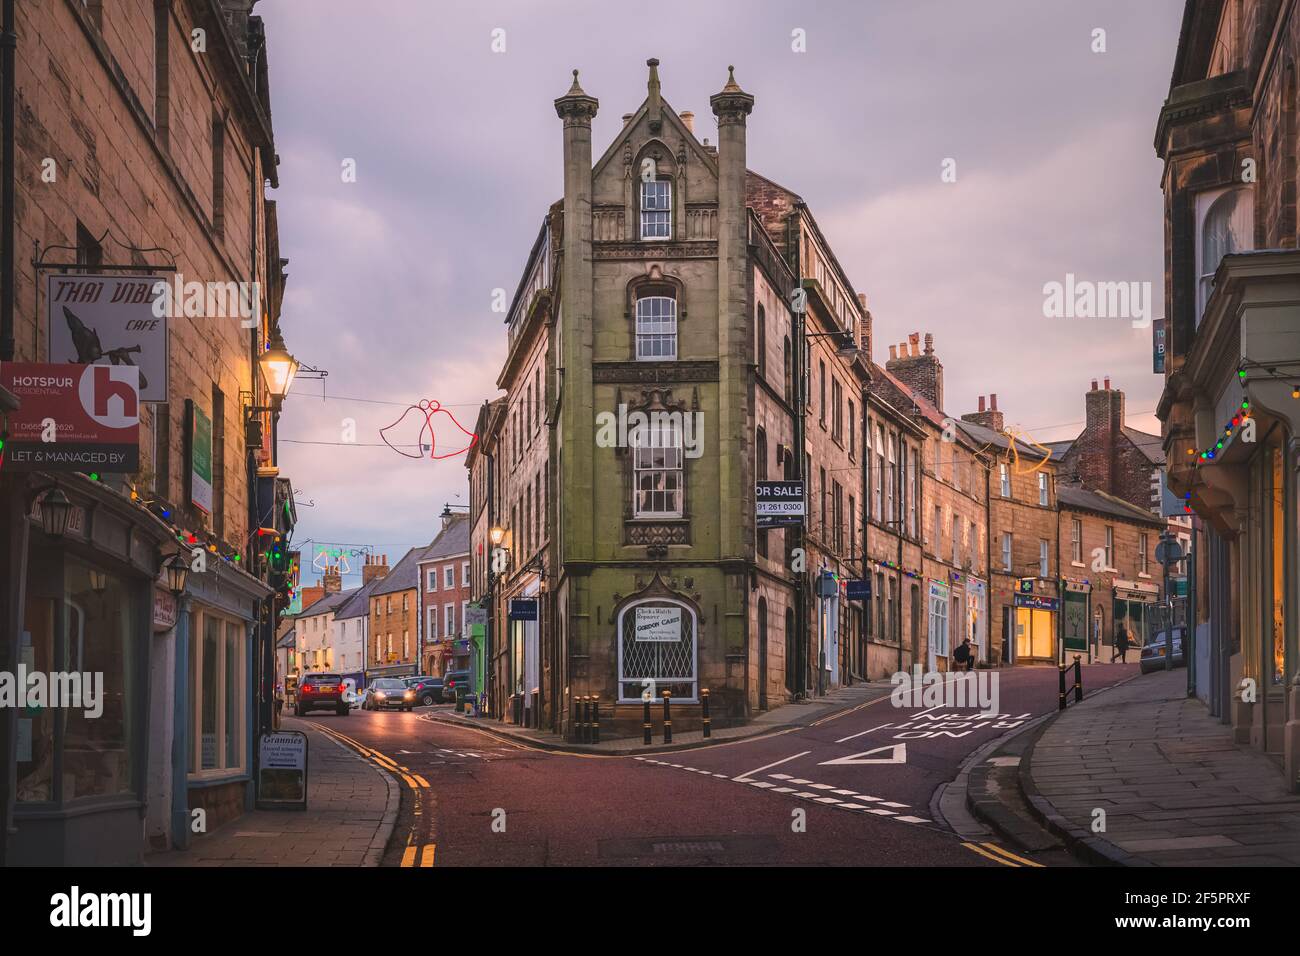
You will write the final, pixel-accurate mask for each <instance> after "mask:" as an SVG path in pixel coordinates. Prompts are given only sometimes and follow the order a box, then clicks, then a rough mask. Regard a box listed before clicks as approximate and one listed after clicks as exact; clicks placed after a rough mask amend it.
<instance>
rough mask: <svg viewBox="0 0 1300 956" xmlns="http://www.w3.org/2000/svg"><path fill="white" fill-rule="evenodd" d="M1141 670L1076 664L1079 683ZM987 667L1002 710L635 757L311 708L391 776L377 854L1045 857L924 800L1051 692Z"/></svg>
mask: <svg viewBox="0 0 1300 956" xmlns="http://www.w3.org/2000/svg"><path fill="white" fill-rule="evenodd" d="M1136 670H1137V665H1136V664H1128V665H1120V664H1115V665H1101V664H1098V665H1092V666H1089V667H1085V668H1084V686H1085V688H1086V689H1088V690H1094V689H1097V688H1100V687H1103V686H1106V685H1109V684H1112V683H1114V682H1115V681H1117V680H1121V679H1123V678H1125V677H1128V676H1131V675H1132V674H1133V673H1135V672H1136ZM997 673H998V677H999V681H1000V683H999V687H998V696H999V700H998V708H997V710H998V717H996V718H989V717H980V716H979V708H978V707H977V706H959V707H947V706H940V707H937V708H927V707H924V706H910V705H909V706H905V707H895V706H893V704H892V703H891V701H890V699H889V698H888V697H886V698H882V699H880V700H876V701H873V702H871V703H869V704H866V705H863V706H860V707H858V708H856V709H854V710H852V711H847V712H842V713H840V714H837V715H833V716H831V717H829V718H823V719H822V720H820V721H818V722H817V723H815V724H813V725H811V726H808V727H802V728H799V729H796V730H788V731H785V732H780V733H776V734H772V735H769V736H766V737H762V738H757V739H751V740H747V741H736V742H732V743H723V744H718V745H714V746H710V747H703V748H699V749H694V750H685V751H677V752H673V753H666V754H659V755H653V754H650V755H645V756H638V757H611V756H592V755H586V754H567V753H555V752H549V751H542V750H536V749H532V748H529V747H527V746H524V745H522V744H515V743H509V742H505V741H503V740H502V739H500V738H498V737H494V736H491V735H489V734H485V733H482V732H479V731H476V730H474V729H471V728H462V727H459V726H451V725H448V724H445V723H442V722H439V721H435V720H431V719H429V718H430V716H431V715H430V714H429V713H428V710H429V709H426V708H420V709H418V710H416V711H415V712H413V713H402V712H397V711H383V712H370V711H360V710H354V711H353V712H352V714H351V715H350V716H349V717H347V718H340V717H337V716H334V715H328V716H326V715H321V716H313V717H311V718H307V720H308V721H309V722H310V723H312V724H314V725H315V726H317V727H319V728H321V729H323V730H326V731H332V732H334V733H337V734H341V735H343V737H344V738H345V739H344V740H343V742H345V743H347V744H348V745H349V746H351V747H353V748H354V749H358V748H359V749H360V751H361V752H363V753H365V755H366V756H369V757H370V758H371V759H373V760H375V761H376V763H378V764H380V765H381V766H383V767H385V769H387V770H388V771H389V772H391V773H393V774H394V775H395V776H397V777H398V778H399V780H400V781H401V782H402V788H401V789H402V808H401V814H400V816H399V819H398V824H397V828H396V830H395V831H394V836H393V839H392V841H391V842H390V844H389V848H388V852H387V854H386V856H385V860H384V863H385V865H392V866H403V865H405V866H422V865H423V866H434V865H436V866H481V865H496V866H509V865H523V866H544V865H549V866H596V865H615V866H632V865H765V866H770V865H780V864H794V865H801V864H802V865H807V864H826V865H852V866H923V865H929V866H992V867H996V866H1029V865H1053V863H1054V862H1056V861H1054V860H1053V859H1052V858H1050V857H1043V858H1041V859H1035V858H1034V857H1033V856H1032V855H1030V854H1025V853H1019V852H1015V851H1012V850H1009V849H1008V848H1007V847H1005V846H1004V845H1002V844H1000V843H997V842H991V843H980V844H974V843H968V842H965V841H963V840H962V838H960V837H958V836H957V835H956V834H954V833H952V832H951V831H949V830H948V829H946V828H945V827H944V826H943V825H942V824H941V823H940V822H939V821H936V820H935V819H933V817H932V814H931V812H930V807H929V804H930V798H931V796H932V795H933V793H934V791H935V789H936V788H937V787H938V786H939V785H940V784H942V783H945V782H947V781H949V780H952V779H953V778H954V777H955V776H956V775H957V772H958V770H959V768H960V765H961V763H962V761H963V760H964V759H965V758H966V757H967V756H968V755H969V754H970V753H971V752H972V751H974V750H976V749H977V748H978V747H980V746H982V745H983V744H985V743H987V742H989V741H990V740H992V739H994V738H995V737H998V736H1000V735H1002V734H1003V733H1005V732H1006V731H1007V730H1009V729H1011V728H1013V727H1015V726H1020V725H1022V724H1023V722H1025V721H1027V720H1029V719H1031V718H1032V717H1036V716H1038V715H1040V714H1043V713H1047V712H1048V711H1049V710H1052V709H1054V708H1055V707H1056V706H1057V673H1056V669H1055V668H1046V667H1036V668H1017V669H1010V670H1005V671H1000V672H997ZM433 709H437V708H433ZM486 726H488V727H491V726H494V722H487V723H486Z"/></svg>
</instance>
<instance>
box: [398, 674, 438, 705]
mask: <svg viewBox="0 0 1300 956" xmlns="http://www.w3.org/2000/svg"><path fill="white" fill-rule="evenodd" d="M406 686H407V687H409V688H411V690H413V691H415V700H416V703H419V704H422V705H423V706H425V707H428V706H430V705H431V704H439V703H442V678H441V677H408V678H406Z"/></svg>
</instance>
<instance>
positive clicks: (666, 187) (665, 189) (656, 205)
mask: <svg viewBox="0 0 1300 956" xmlns="http://www.w3.org/2000/svg"><path fill="white" fill-rule="evenodd" d="M652 192H653V193H655V195H654V196H653V197H652V196H651V193H652ZM638 195H639V198H640V203H639V204H638V212H639V214H640V216H639V218H640V222H639V228H638V234H639V235H640V236H641V238H642V240H644V241H647V242H667V241H669V240H671V239H672V237H673V181H672V180H671V179H648V180H642V181H641V185H640V187H639V194H638ZM651 203H653V205H651ZM661 217H662V218H661Z"/></svg>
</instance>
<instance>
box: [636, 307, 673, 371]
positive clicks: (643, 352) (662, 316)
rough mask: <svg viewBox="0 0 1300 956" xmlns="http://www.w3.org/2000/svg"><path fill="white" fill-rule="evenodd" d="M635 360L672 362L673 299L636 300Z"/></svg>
mask: <svg viewBox="0 0 1300 956" xmlns="http://www.w3.org/2000/svg"><path fill="white" fill-rule="evenodd" d="M636 359H637V361H638V362H664V361H676V359H677V300H676V299H674V298H672V297H670V296H666V295H646V296H642V297H641V298H639V299H637V300H636Z"/></svg>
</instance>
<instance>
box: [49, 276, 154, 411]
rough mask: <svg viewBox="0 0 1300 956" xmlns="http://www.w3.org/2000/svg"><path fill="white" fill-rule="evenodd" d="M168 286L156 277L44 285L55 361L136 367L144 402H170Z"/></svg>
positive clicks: (62, 279) (59, 279) (63, 279)
mask: <svg viewBox="0 0 1300 956" xmlns="http://www.w3.org/2000/svg"><path fill="white" fill-rule="evenodd" d="M166 288H167V280H166V279H164V278H162V277H161V276H156V275H135V276H114V275H57V274H52V275H50V276H49V278H48V279H47V280H46V285H45V318H46V330H47V331H48V333H49V343H50V361H51V362H70V363H75V364H77V365H115V366H119V367H123V366H131V365H134V366H136V367H137V368H139V369H140V401H142V402H165V401H167V313H166V310H165V309H163V308H160V307H155V300H157V299H158V297H159V296H160V295H162V294H163V291H164V290H165V289H166Z"/></svg>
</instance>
